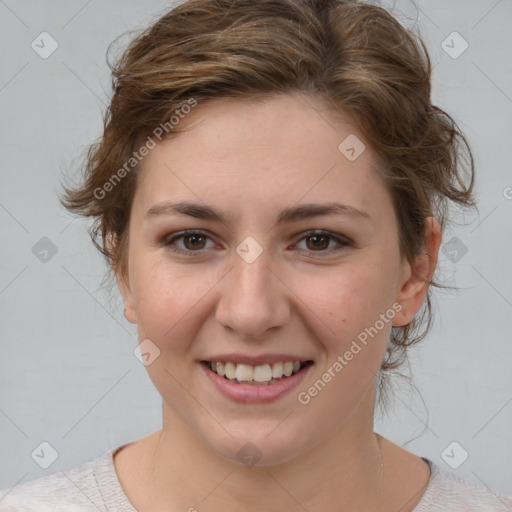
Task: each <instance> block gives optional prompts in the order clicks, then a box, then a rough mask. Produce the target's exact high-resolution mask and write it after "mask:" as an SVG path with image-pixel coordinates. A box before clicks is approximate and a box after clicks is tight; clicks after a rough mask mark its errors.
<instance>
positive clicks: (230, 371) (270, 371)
mask: <svg viewBox="0 0 512 512" xmlns="http://www.w3.org/2000/svg"><path fill="white" fill-rule="evenodd" d="M208 366H209V367H210V368H211V369H212V371H213V372H215V373H217V374H218V375H220V376H221V377H226V379H228V380H230V381H233V382H237V381H238V382H245V383H247V384H255V383H260V384H263V385H265V384H269V383H270V384H272V383H273V382H275V379H281V378H282V377H290V375H292V374H294V373H297V372H298V371H299V370H300V367H301V363H300V361H285V362H277V363H273V364H262V365H259V366H252V365H250V364H235V363H231V362H221V361H211V362H210V363H209V365H208Z"/></svg>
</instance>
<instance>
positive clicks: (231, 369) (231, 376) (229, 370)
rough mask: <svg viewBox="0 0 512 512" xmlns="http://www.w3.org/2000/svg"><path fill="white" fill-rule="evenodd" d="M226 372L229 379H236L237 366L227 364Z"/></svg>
mask: <svg viewBox="0 0 512 512" xmlns="http://www.w3.org/2000/svg"><path fill="white" fill-rule="evenodd" d="M224 371H225V372H226V378H227V379H234V378H235V372H236V366H235V365H234V364H233V363H226V364H225V366H224Z"/></svg>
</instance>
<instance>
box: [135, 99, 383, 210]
mask: <svg viewBox="0 0 512 512" xmlns="http://www.w3.org/2000/svg"><path fill="white" fill-rule="evenodd" d="M178 128H179V130H180V132H179V133H178V134H177V135H175V136H174V137H173V138H170V139H168V140H165V141H162V142H161V143H159V144H157V145H156V147H155V148H154V149H153V150H151V151H150V153H149V154H148V156H147V157H146V158H145V159H144V161H143V168H142V174H141V176H140V181H139V185H138V189H137V193H136V205H134V207H137V208H139V207H140V208H141V209H145V210H144V212H142V211H140V212H139V213H142V214H143V213H145V211H147V209H149V208H150V207H151V206H152V205H153V204H155V203H158V202H163V201H167V200H169V199H179V200H190V199H193V200H194V202H200V201H203V202H205V203H208V204H211V203H216V204H217V205H219V206H223V205H225V206H228V204H229V207H230V208H232V209H234V210H236V211H235V212H234V214H235V216H236V215H241V214H242V213H243V212H248V211H250V209H251V207H252V206H254V208H257V207H259V208H260V210H261V206H262V205H266V206H265V208H266V210H269V207H270V206H271V205H282V204H284V203H287V204H288V205H290V204H295V203H298V202H308V203H310V202H320V201H321V202H324V203H325V202H335V201H337V202H339V201H342V202H345V203H347V204H350V205H352V206H354V207H356V208H359V209H362V210H371V209H375V208H382V207H383V204H382V203H383V202H385V203H387V205H386V206H389V205H390V198H389V195H388V193H387V190H386V187H385V184H384V182H383V180H382V178H381V177H380V176H379V173H378V171H377V165H378V162H377V159H376V157H375V155H374V153H373V151H372V150H371V148H370V147H369V145H368V144H365V142H364V137H363V136H362V134H361V133H360V132H359V130H358V129H357V127H356V126H355V124H354V123H353V122H351V120H350V119H349V118H348V117H344V116H342V115H340V114H339V113H338V114H337V115H336V116H335V115H333V113H332V111H330V110H329V109H328V108H327V107H326V105H325V104H323V103H322V102H320V101H319V100H317V99H315V98H312V97H309V96H308V97H306V96H304V95H299V94H295V95H280V96H275V97H271V98H268V99H266V100H264V101H260V100H258V101H251V100H238V99H236V100H235V99H229V100H215V101H209V102H206V103H205V104H204V105H201V103H199V104H198V105H197V107H195V109H194V110H192V111H191V112H190V113H189V114H187V116H185V117H184V119H182V120H181V121H180V125H179V127H178ZM354 157H355V158H354Z"/></svg>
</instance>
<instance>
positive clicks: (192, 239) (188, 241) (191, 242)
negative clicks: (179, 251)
mask: <svg viewBox="0 0 512 512" xmlns="http://www.w3.org/2000/svg"><path fill="white" fill-rule="evenodd" d="M206 238H207V237H206V236H204V235H185V236H183V245H184V246H185V248H186V249H188V250H191V251H193V250H194V249H204V245H205V242H206Z"/></svg>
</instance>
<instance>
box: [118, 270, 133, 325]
mask: <svg viewBox="0 0 512 512" xmlns="http://www.w3.org/2000/svg"><path fill="white" fill-rule="evenodd" d="M116 280H117V285H118V286H119V290H120V292H121V295H122V296H123V302H124V316H125V318H126V320H128V322H130V323H132V324H136V323H137V315H136V314H135V308H134V307H133V294H132V290H131V287H130V279H129V276H128V272H127V271H126V270H120V271H119V272H118V273H116Z"/></svg>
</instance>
